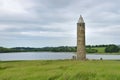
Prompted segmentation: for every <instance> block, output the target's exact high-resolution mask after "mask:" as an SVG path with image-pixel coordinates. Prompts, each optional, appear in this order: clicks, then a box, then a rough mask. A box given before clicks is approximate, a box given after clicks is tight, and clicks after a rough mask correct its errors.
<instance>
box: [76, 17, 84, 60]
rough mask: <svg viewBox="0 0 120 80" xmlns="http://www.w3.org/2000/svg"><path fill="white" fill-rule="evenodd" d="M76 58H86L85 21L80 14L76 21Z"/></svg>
mask: <svg viewBox="0 0 120 80" xmlns="http://www.w3.org/2000/svg"><path fill="white" fill-rule="evenodd" d="M77 59H78V60H86V48H85V22H84V20H83V17H82V16H81V15H80V18H79V20H78V22H77Z"/></svg>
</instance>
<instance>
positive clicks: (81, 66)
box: [0, 60, 120, 80]
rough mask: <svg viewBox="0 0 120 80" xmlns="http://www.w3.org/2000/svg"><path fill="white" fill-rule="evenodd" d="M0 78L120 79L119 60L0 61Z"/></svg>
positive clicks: (30, 79) (26, 79)
mask: <svg viewBox="0 0 120 80" xmlns="http://www.w3.org/2000/svg"><path fill="white" fill-rule="evenodd" d="M0 80H120V61H72V60H55V61H13V62H2V61H1V62H0Z"/></svg>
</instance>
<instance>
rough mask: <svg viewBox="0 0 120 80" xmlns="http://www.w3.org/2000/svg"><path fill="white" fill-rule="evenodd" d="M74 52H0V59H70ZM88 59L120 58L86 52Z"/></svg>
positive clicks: (119, 56) (118, 57)
mask: <svg viewBox="0 0 120 80" xmlns="http://www.w3.org/2000/svg"><path fill="white" fill-rule="evenodd" d="M72 56H75V53H72V52H20V53H0V61H12V60H59V59H72ZM87 58H88V59H100V58H102V59H103V60H120V55H99V54H87Z"/></svg>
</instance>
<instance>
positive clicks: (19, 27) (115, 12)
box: [0, 0, 120, 47]
mask: <svg viewBox="0 0 120 80" xmlns="http://www.w3.org/2000/svg"><path fill="white" fill-rule="evenodd" d="M119 8H120V0H0V46H3V47H22V46H24V47H45V46H75V45H76V23H77V21H78V18H79V16H80V14H81V15H82V16H83V18H84V21H85V23H86V44H87V45H88V44H91V45H94V44H119V43H120V40H119V39H120V37H119V35H120V9H119Z"/></svg>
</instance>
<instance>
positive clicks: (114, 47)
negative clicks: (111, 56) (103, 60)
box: [105, 45, 120, 53]
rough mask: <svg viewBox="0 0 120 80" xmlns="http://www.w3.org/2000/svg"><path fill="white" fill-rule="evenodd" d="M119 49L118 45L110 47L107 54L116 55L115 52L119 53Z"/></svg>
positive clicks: (107, 48)
mask: <svg viewBox="0 0 120 80" xmlns="http://www.w3.org/2000/svg"><path fill="white" fill-rule="evenodd" d="M119 50H120V49H119V47H118V46H116V45H109V46H107V47H106V48H105V52H106V53H114V52H119Z"/></svg>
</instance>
